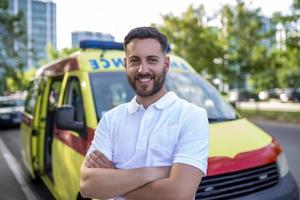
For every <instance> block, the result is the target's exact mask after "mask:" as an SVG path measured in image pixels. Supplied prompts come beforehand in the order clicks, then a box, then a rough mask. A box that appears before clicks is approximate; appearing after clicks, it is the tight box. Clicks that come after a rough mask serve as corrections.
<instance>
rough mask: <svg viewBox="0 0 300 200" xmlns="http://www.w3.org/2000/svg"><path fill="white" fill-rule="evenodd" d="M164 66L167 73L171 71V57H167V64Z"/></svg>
mask: <svg viewBox="0 0 300 200" xmlns="http://www.w3.org/2000/svg"><path fill="white" fill-rule="evenodd" d="M164 66H165V68H166V72H168V71H169V69H170V57H169V56H165V63H164Z"/></svg>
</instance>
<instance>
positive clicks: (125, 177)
mask: <svg viewBox="0 0 300 200" xmlns="http://www.w3.org/2000/svg"><path fill="white" fill-rule="evenodd" d="M202 177H203V174H202V172H201V170H199V169H197V168H195V167H192V166H190V165H186V164H179V163H177V164H174V165H173V166H172V167H146V168H137V169H126V170H120V169H115V168H114V166H113V164H112V163H111V161H109V160H108V159H107V158H106V157H105V156H104V155H103V154H102V153H101V152H99V151H94V152H93V153H91V154H90V156H87V157H86V158H85V160H84V162H83V164H82V167H81V176H80V192H81V194H82V196H83V197H89V198H100V199H107V198H114V197H118V196H122V197H124V198H125V199H128V200H136V199H144V200H148V199H164V200H168V199H172V200H176V199H180V200H192V199H193V197H194V195H195V192H196V190H197V187H198V185H199V183H200V181H201V178H202Z"/></svg>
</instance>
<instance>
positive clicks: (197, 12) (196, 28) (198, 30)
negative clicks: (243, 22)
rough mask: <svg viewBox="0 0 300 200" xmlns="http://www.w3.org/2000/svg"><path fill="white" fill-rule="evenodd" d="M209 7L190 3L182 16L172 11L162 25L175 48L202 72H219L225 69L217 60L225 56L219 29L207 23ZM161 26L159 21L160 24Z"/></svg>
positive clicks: (178, 53)
mask: <svg viewBox="0 0 300 200" xmlns="http://www.w3.org/2000/svg"><path fill="white" fill-rule="evenodd" d="M204 16H205V10H204V7H203V6H202V5H200V6H199V7H198V8H194V7H193V6H190V7H189V8H188V9H187V10H186V11H185V12H184V13H183V15H182V16H181V17H176V16H174V15H172V14H168V15H165V16H162V17H163V21H164V25H161V26H158V28H159V29H160V30H161V31H162V32H164V33H165V34H166V35H167V37H168V38H169V40H170V42H171V48H172V51H174V53H175V54H177V55H180V56H182V57H184V58H185V59H186V60H187V61H188V62H189V63H190V64H191V65H192V66H193V67H194V68H195V69H196V70H197V71H198V72H200V73H206V74H208V75H216V74H218V73H219V72H220V70H221V69H222V63H221V62H217V61H218V60H221V59H222V57H223V49H222V46H221V44H222V43H221V41H220V39H219V37H218V30H217V29H214V28H211V27H207V26H205V24H204ZM156 26H157V25H156Z"/></svg>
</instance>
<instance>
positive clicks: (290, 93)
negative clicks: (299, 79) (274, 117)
mask: <svg viewBox="0 0 300 200" xmlns="http://www.w3.org/2000/svg"><path fill="white" fill-rule="evenodd" d="M279 97H280V101H282V102H290V101H291V102H299V101H300V88H285V89H284V90H283V91H282V92H281V94H280V96H279Z"/></svg>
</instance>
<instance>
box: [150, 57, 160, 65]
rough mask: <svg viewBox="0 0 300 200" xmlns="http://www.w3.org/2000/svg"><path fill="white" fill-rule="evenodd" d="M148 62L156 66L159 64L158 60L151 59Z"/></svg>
mask: <svg viewBox="0 0 300 200" xmlns="http://www.w3.org/2000/svg"><path fill="white" fill-rule="evenodd" d="M148 62H149V63H151V64H155V63H157V62H158V60H157V58H149V59H148Z"/></svg>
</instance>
